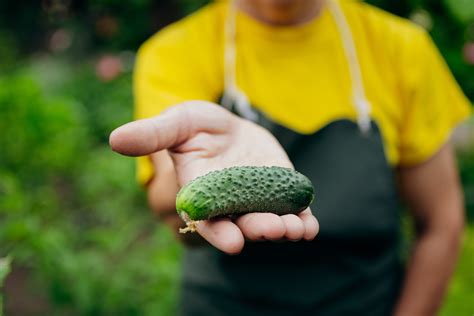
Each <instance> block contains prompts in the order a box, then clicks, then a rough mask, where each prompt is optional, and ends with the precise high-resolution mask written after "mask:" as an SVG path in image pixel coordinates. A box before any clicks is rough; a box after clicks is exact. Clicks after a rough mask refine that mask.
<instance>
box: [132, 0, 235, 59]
mask: <svg viewBox="0 0 474 316" xmlns="http://www.w3.org/2000/svg"><path fill="white" fill-rule="evenodd" d="M225 11H226V9H225V4H224V3H222V2H216V3H212V4H209V5H206V6H204V7H203V8H201V9H199V10H197V11H196V12H194V13H192V14H190V15H188V16H187V17H185V18H183V19H181V20H179V21H177V22H174V23H172V24H170V25H168V26H166V27H165V28H163V29H161V30H160V31H159V32H157V33H156V34H155V35H153V36H152V37H151V38H149V39H148V40H147V41H145V42H144V43H143V44H142V45H141V47H140V49H139V54H138V56H139V58H140V57H141V56H142V57H143V56H147V55H150V54H151V55H153V54H154V53H158V52H160V51H164V50H166V51H169V52H170V53H172V52H182V53H188V54H191V53H196V52H195V51H194V52H193V51H190V49H193V48H199V49H201V50H202V49H206V48H207V47H206V45H207V46H209V45H217V42H218V40H219V38H220V32H221V31H222V27H219V25H222V23H223V20H224V18H225Z"/></svg>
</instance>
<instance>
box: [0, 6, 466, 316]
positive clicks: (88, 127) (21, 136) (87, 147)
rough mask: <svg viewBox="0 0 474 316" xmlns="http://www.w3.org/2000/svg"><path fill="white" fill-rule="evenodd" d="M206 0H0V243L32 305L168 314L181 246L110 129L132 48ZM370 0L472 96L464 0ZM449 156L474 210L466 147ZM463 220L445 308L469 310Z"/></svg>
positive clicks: (51, 310)
mask: <svg viewBox="0 0 474 316" xmlns="http://www.w3.org/2000/svg"><path fill="white" fill-rule="evenodd" d="M206 2H207V1H206V0H180V1H178V0H174V1H172V0H168V1H151V0H124V1H120V2H117V1H115V0H100V1H92V2H85V1H42V2H40V1H33V0H29V1H22V2H19V1H2V2H0V118H1V119H0V135H2V136H1V137H0V257H2V256H4V255H6V254H9V255H11V257H12V258H13V259H14V261H13V271H15V266H20V267H25V268H26V271H27V273H28V280H29V282H30V285H31V286H33V287H36V288H37V289H39V291H40V292H42V293H43V294H44V296H45V299H46V301H47V306H46V311H43V312H42V314H48V315H172V314H174V311H175V309H176V295H177V291H178V282H179V261H180V258H181V248H180V246H179V245H178V244H177V242H176V241H174V239H173V237H172V236H171V233H170V232H169V231H168V230H167V229H166V228H164V227H162V226H161V225H160V224H159V223H157V222H156V221H155V219H154V218H153V216H152V215H151V214H150V213H149V211H148V209H147V207H146V205H145V196H144V192H143V191H142V189H141V188H139V187H138V185H137V184H136V182H135V170H134V161H133V160H132V159H126V158H123V157H120V156H118V155H116V154H114V153H112V152H111V151H110V150H109V147H108V142H107V139H108V134H109V133H110V131H111V130H112V129H113V128H115V127H116V126H118V125H120V124H122V123H124V122H127V121H129V120H131V119H132V104H133V97H132V93H131V71H132V69H133V58H134V53H133V52H134V51H136V49H137V48H138V46H139V45H140V43H142V42H143V41H144V40H145V39H146V38H148V37H149V36H150V35H151V34H153V33H154V32H155V31H156V30H158V29H159V28H161V27H163V26H164V25H166V24H168V23H170V22H172V21H173V20H176V19H177V18H179V17H181V16H184V15H185V14H187V13H189V12H192V11H193V10H195V9H196V8H198V7H200V6H201V5H203V4H204V3H206ZM369 2H371V3H374V4H375V5H377V6H380V7H382V8H384V9H387V10H389V11H391V12H394V13H396V14H398V15H401V16H405V17H409V18H412V19H413V20H415V21H416V22H417V23H419V24H421V25H423V26H425V27H426V28H428V29H429V30H430V32H431V34H432V36H433V38H434V40H435V42H436V43H437V45H438V46H439V48H440V50H441V51H442V53H443V55H444V56H445V58H446V60H447V61H448V63H449V65H450V67H451V69H452V70H453V72H454V73H455V76H456V78H457V79H458V81H459V82H460V84H461V86H462V87H463V89H464V91H465V92H466V94H467V95H468V96H469V97H470V98H471V100H473V99H474V76H473V75H472V73H473V70H474V69H473V66H472V65H470V64H469V60H468V59H467V58H466V52H465V47H466V45H467V44H468V43H470V42H474V24H473V22H474V16H473V7H474V2H472V1H470V0H444V1H429V0H403V1H390V0H371V1H369ZM467 57H468V56H467ZM459 163H460V167H461V176H462V180H463V185H464V189H465V193H466V201H467V205H468V209H469V214H470V218H471V219H472V218H474V150H465V151H463V153H462V155H461V156H460V157H459ZM473 234H474V229H473V227H472V221H471V226H470V228H469V230H468V234H467V239H466V240H470V242H465V246H464V250H463V256H462V258H461V260H460V263H459V267H458V269H457V272H456V276H455V278H454V282H453V283H452V284H451V287H450V292H449V294H448V298H447V302H446V305H445V307H444V310H443V312H442V315H464V314H472V313H473V312H474V307H473V306H472V303H470V302H471V301H472V300H471V301H469V296H470V294H472V293H473V292H474V275H473V270H472V260H473V259H472V258H473V256H474V248H473V247H472V246H473V245H474V240H473ZM22 271H23V270H22ZM0 274H2V272H0ZM6 301H7V305H8V296H7V298H6Z"/></svg>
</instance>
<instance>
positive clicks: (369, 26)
mask: <svg viewBox="0 0 474 316" xmlns="http://www.w3.org/2000/svg"><path fill="white" fill-rule="evenodd" d="M342 6H343V10H344V11H345V13H346V15H347V16H348V19H349V21H350V22H349V23H351V22H352V24H356V27H357V28H358V29H359V30H360V32H361V34H362V36H364V38H365V39H366V40H368V41H371V42H372V44H373V45H374V46H377V47H378V48H380V49H388V50H389V53H393V54H395V56H397V55H398V54H400V53H401V50H403V51H409V52H411V51H413V50H414V49H416V48H417V47H418V46H419V45H420V44H422V43H426V41H427V40H428V39H429V38H430V37H429V35H428V33H427V32H426V30H425V29H423V28H422V27H421V26H419V25H417V24H415V23H414V22H412V21H410V20H408V19H405V18H401V17H399V16H396V15H394V14H391V13H389V12H386V11H384V10H382V9H379V8H376V7H374V6H372V5H370V4H367V3H364V2H361V1H357V0H346V1H342Z"/></svg>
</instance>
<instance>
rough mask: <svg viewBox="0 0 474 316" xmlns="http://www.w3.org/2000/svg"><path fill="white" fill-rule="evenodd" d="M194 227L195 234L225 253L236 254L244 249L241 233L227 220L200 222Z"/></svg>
mask: <svg viewBox="0 0 474 316" xmlns="http://www.w3.org/2000/svg"><path fill="white" fill-rule="evenodd" d="M196 226H197V227H196V229H197V232H198V233H199V234H200V235H201V236H202V237H203V238H204V239H206V240H207V241H208V242H209V243H210V244H211V245H213V246H214V247H216V248H217V249H219V250H221V251H223V252H225V253H228V254H231V255H233V254H238V253H240V252H241V251H242V249H243V247H244V242H245V240H244V236H243V235H242V232H241V231H240V229H239V228H238V227H237V225H235V224H234V223H233V222H232V221H231V220H230V219H228V218H223V219H217V220H209V221H200V222H197V225H196Z"/></svg>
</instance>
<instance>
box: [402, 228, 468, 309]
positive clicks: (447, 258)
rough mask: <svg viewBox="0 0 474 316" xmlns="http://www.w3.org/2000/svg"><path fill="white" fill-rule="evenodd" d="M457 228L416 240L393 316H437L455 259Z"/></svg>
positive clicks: (429, 231) (459, 232) (429, 234)
mask: <svg viewBox="0 0 474 316" xmlns="http://www.w3.org/2000/svg"><path fill="white" fill-rule="evenodd" d="M461 235H462V229H461V228H460V227H459V225H451V227H449V225H448V227H445V228H443V227H440V228H438V229H431V230H429V229H428V230H426V231H424V232H423V233H422V234H420V235H419V237H418V239H417V240H416V243H415V246H414V249H413V253H412V256H411V258H410V261H409V264H408V266H407V271H406V277H405V281H404V285H403V288H402V292H401V296H400V299H399V302H398V304H397V307H396V310H395V313H394V315H395V316H411V315H416V316H424V315H426V316H428V315H430V316H431V315H436V312H437V310H438V308H439V306H440V304H441V302H442V300H443V296H444V293H445V290H446V288H447V285H448V283H449V282H448V281H449V279H450V276H451V274H452V272H453V269H454V266H455V263H456V259H457V256H458V251H459V245H460V240H461Z"/></svg>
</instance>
